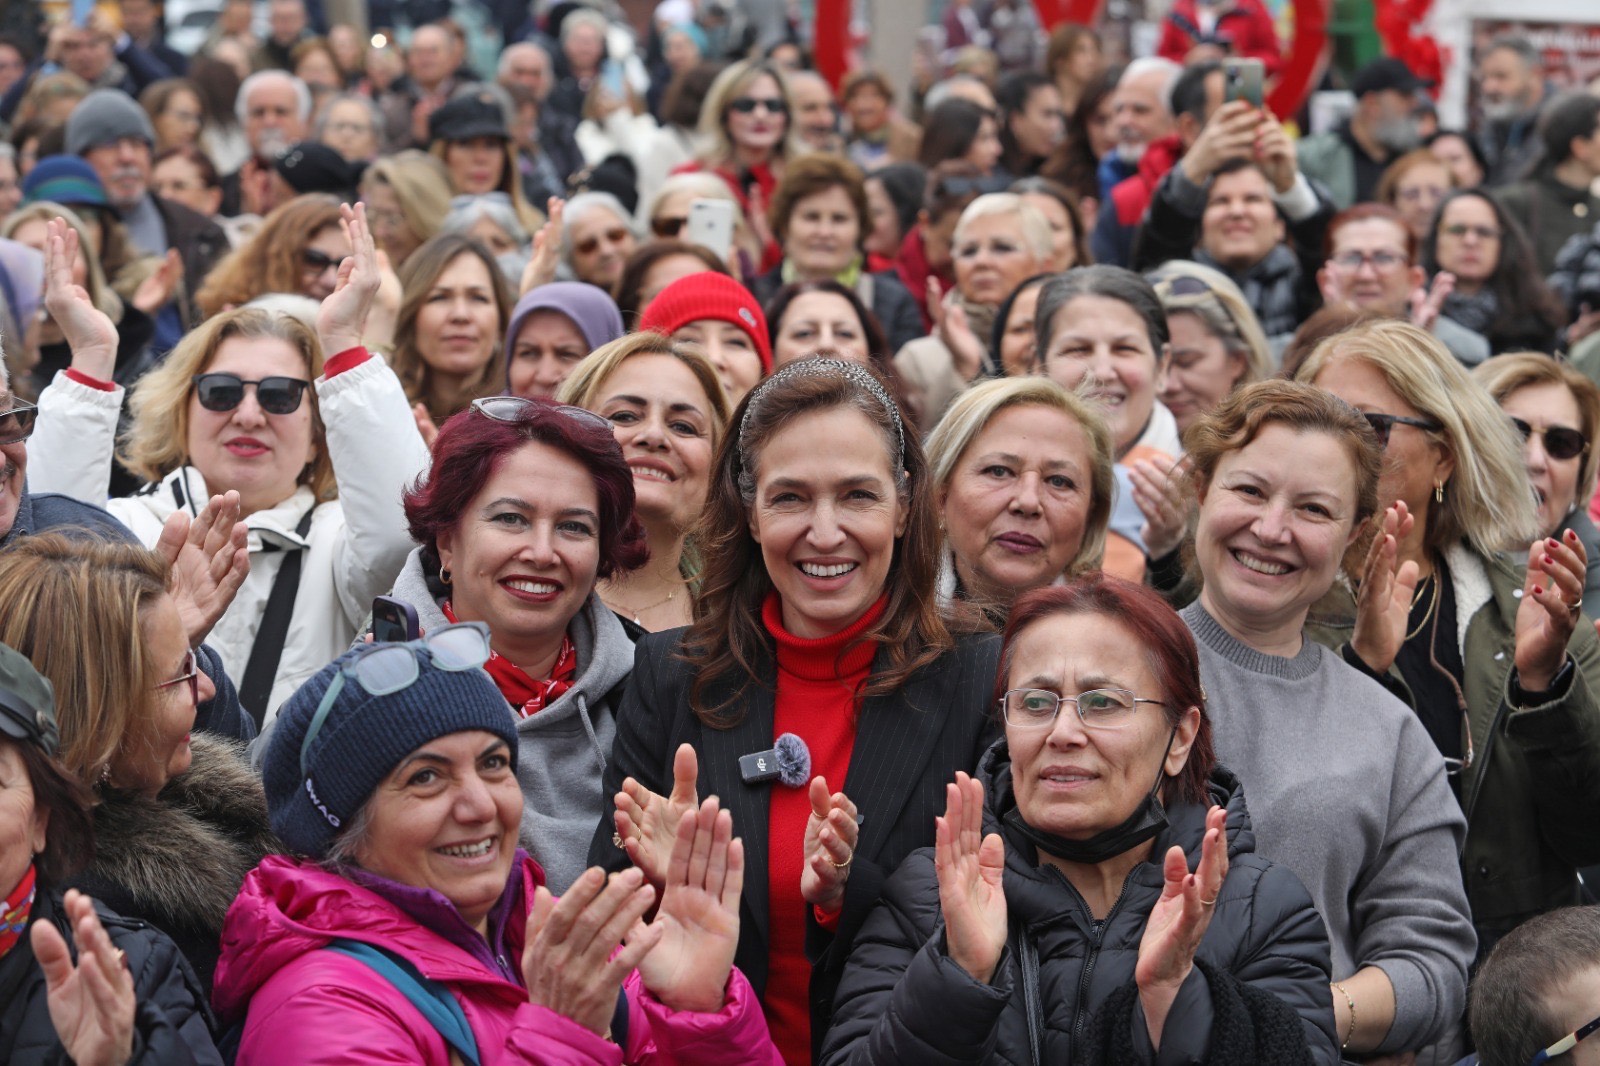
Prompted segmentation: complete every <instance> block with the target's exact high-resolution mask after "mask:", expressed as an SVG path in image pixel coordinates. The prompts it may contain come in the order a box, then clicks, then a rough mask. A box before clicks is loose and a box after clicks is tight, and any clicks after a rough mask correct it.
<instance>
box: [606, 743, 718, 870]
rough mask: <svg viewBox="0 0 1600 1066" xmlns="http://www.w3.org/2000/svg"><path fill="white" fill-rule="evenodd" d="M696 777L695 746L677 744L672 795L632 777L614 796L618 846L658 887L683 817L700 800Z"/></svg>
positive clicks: (697, 762)
mask: <svg viewBox="0 0 1600 1066" xmlns="http://www.w3.org/2000/svg"><path fill="white" fill-rule="evenodd" d="M699 776H700V763H699V760H698V759H697V758H696V756H695V753H694V749H693V748H691V747H690V746H689V745H687V744H680V745H678V750H677V752H676V753H675V754H674V755H673V757H672V795H670V796H666V797H662V796H658V795H656V794H655V793H654V792H652V791H650V790H649V789H648V788H645V787H644V786H643V785H641V784H640V783H639V782H638V781H635V780H634V779H633V778H631V777H630V778H628V779H627V780H626V781H624V782H622V791H621V792H618V793H617V795H616V799H615V802H616V809H617V813H616V826H617V834H616V835H617V839H618V840H620V841H622V843H621V844H619V845H618V846H619V847H621V848H622V850H623V851H625V852H627V853H628V861H629V862H631V863H633V864H634V865H635V866H637V867H638V868H639V869H640V870H641V871H642V872H643V873H644V876H645V880H646V881H649V882H650V883H651V884H652V885H655V886H656V888H657V889H660V888H663V887H664V886H665V885H666V884H667V876H668V874H669V872H670V865H669V864H670V862H671V859H672V857H673V849H674V848H675V847H676V846H677V840H678V836H679V833H678V829H679V826H680V824H681V822H682V820H683V816H684V815H685V814H687V813H690V812H692V811H693V810H694V809H695V808H696V807H697V806H698V805H699V803H700V798H699V794H698V792H697V791H696V788H695V782H696V781H697V780H698V778H699ZM729 817H732V816H731V815H730V816H729Z"/></svg>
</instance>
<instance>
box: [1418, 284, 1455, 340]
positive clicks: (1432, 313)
mask: <svg viewBox="0 0 1600 1066" xmlns="http://www.w3.org/2000/svg"><path fill="white" fill-rule="evenodd" d="M1455 289H1456V276H1455V275H1454V274H1452V273H1450V272H1449V271H1448V270H1441V271H1439V273H1437V274H1435V275H1434V276H1433V284H1432V285H1430V286H1428V287H1427V288H1423V287H1422V286H1421V285H1418V286H1417V287H1416V289H1415V290H1414V291H1413V292H1412V293H1411V324H1412V325H1413V326H1416V327H1417V328H1418V329H1429V330H1431V329H1432V328H1433V324H1434V322H1435V321H1436V320H1437V319H1438V318H1439V311H1440V309H1441V308H1443V307H1444V302H1445V300H1446V299H1447V298H1448V297H1449V296H1450V294H1451V293H1452V292H1454V291H1455Z"/></svg>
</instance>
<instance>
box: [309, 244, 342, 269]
mask: <svg viewBox="0 0 1600 1066" xmlns="http://www.w3.org/2000/svg"><path fill="white" fill-rule="evenodd" d="M342 261H343V257H342V256H333V255H329V254H328V253H327V252H319V251H317V250H316V249H315V248H307V249H306V250H305V251H303V252H301V253H300V262H301V263H302V264H304V266H305V268H306V269H307V270H315V271H316V272H317V273H318V274H320V273H322V272H323V271H324V270H327V269H328V268H329V267H337V266H338V265H339V264H340V262H342Z"/></svg>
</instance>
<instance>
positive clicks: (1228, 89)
mask: <svg viewBox="0 0 1600 1066" xmlns="http://www.w3.org/2000/svg"><path fill="white" fill-rule="evenodd" d="M1265 77H1266V67H1265V66H1264V65H1263V64H1262V62H1261V60H1259V59H1238V58H1234V57H1229V58H1227V59H1224V60H1223V61H1222V78H1223V85H1224V89H1223V97H1222V98H1223V100H1224V101H1225V102H1226V101H1232V100H1243V101H1245V102H1246V103H1248V104H1249V105H1250V106H1251V107H1260V106H1261V100H1262V96H1261V83H1262V81H1263V79H1264V78H1265Z"/></svg>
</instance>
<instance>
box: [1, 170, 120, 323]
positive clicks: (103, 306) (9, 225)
mask: <svg viewBox="0 0 1600 1066" xmlns="http://www.w3.org/2000/svg"><path fill="white" fill-rule="evenodd" d="M53 218H60V219H61V220H62V221H63V222H65V223H66V224H67V225H69V226H71V227H72V228H73V229H74V230H75V231H77V234H78V253H79V254H80V255H82V256H83V261H84V263H85V264H86V265H87V266H88V268H89V269H88V277H86V278H85V279H84V286H83V287H84V288H85V289H86V290H87V291H88V293H89V299H90V301H91V302H93V303H94V306H95V307H96V309H98V310H99V311H101V312H103V313H104V314H105V316H106V317H107V318H109V319H111V321H112V322H121V321H122V297H120V296H118V295H117V294H116V293H115V292H113V291H112V289H111V283H110V282H109V281H108V280H106V271H105V267H104V266H102V265H101V263H100V257H99V256H98V255H96V254H95V251H94V244H93V242H91V241H90V240H89V227H87V226H85V225H84V224H83V219H82V218H80V217H79V216H78V214H77V213H76V212H74V211H73V210H72V209H71V208H69V207H63V206H62V205H60V204H58V203H55V202H54V201H52V200H35V201H34V202H33V203H31V204H23V205H22V206H21V207H19V208H17V209H16V210H15V211H13V212H12V213H11V214H10V216H8V217H7V218H6V220H5V224H4V225H3V226H0V237H10V236H12V235H13V234H14V233H16V232H17V230H19V229H21V228H22V227H23V226H25V225H27V224H28V223H29V222H49V221H50V220H51V219H53Z"/></svg>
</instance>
